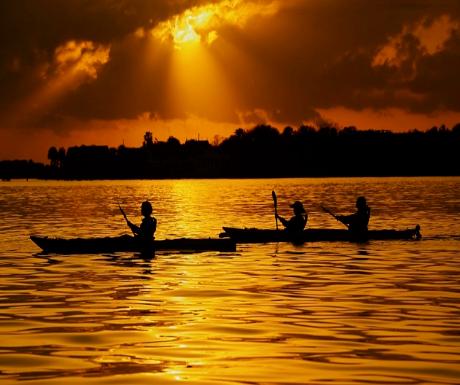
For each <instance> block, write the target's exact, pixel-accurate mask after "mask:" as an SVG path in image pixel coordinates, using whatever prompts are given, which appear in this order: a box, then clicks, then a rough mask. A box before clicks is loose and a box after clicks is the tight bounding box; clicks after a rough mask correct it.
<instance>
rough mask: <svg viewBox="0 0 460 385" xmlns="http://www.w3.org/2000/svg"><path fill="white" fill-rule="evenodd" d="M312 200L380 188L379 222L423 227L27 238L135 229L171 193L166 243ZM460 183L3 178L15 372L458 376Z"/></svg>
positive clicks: (314, 203) (340, 206) (0, 318)
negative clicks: (291, 239) (150, 253)
mask: <svg viewBox="0 0 460 385" xmlns="http://www.w3.org/2000/svg"><path fill="white" fill-rule="evenodd" d="M273 188H275V189H276V191H277V193H278V200H279V211H280V214H284V215H289V212H290V209H289V207H288V204H289V203H290V202H291V201H293V200H295V199H300V200H302V201H303V202H305V206H306V208H307V210H308V211H309V213H310V220H309V225H310V226H312V227H340V224H338V223H337V222H335V221H334V219H333V218H331V217H329V216H328V215H327V214H324V213H322V212H321V211H320V209H319V204H320V203H325V204H327V205H328V206H330V207H331V208H332V209H335V210H337V211H338V212H342V213H346V212H350V211H351V210H353V208H354V207H353V206H354V200H355V197H356V196H357V195H360V194H363V195H366V197H367V198H368V201H369V204H370V206H371V207H372V213H373V216H372V218H371V224H370V227H372V228H393V227H394V228H406V227H412V226H414V225H415V224H417V223H418V224H420V225H421V227H422V233H423V235H424V239H423V240H422V241H420V242H415V241H387V242H381V241H374V242H369V243H367V244H353V243H344V242H337V243H314V244H306V245H304V246H301V247H299V246H293V245H291V244H281V243H280V244H266V245H240V246H238V250H237V252H235V253H218V252H207V253H199V254H178V253H166V252H165V253H159V254H158V255H157V256H156V258H155V259H154V260H152V261H144V260H142V259H140V258H139V257H138V256H137V255H134V254H132V253H131V254H130V253H119V254H114V255H75V256H62V255H49V256H43V255H40V254H38V253H39V249H38V248H37V247H36V246H35V245H34V244H33V243H32V242H31V241H30V240H29V239H28V236H29V235H30V234H40V235H49V236H66V237H71V236H104V235H117V234H120V233H128V231H127V229H126V228H125V224H124V222H123V219H122V217H121V215H120V213H119V210H118V207H117V202H118V201H119V202H121V203H122V205H123V206H124V207H125V210H126V212H127V213H128V216H130V217H131V219H132V220H134V221H136V222H138V221H140V217H139V213H138V211H139V205H140V202H142V201H143V200H145V199H150V200H151V201H152V202H153V204H154V210H155V216H156V217H157V219H158V226H159V227H158V232H157V238H158V239H162V238H174V237H182V236H187V237H192V236H193V237H195V236H197V237H198V236H200V237H203V236H204V237H208V236H217V235H218V234H219V232H220V229H221V226H223V225H227V226H257V227H264V228H273V227H274V225H275V223H274V218H273V202H272V200H271V190H272V189H273ZM459 216H460V178H383V179H377V178H362V179H285V180H284V179H265V180H212V181H209V180H194V181H188V180H179V181H110V182H105V181H102V182H45V181H29V182H26V181H13V182H2V183H1V184H0V383H1V384H2V385H3V384H15V383H19V382H21V383H26V384H43V385H44V384H46V385H48V384H177V383H185V384H264V385H265V384H459V383H460V252H459V251H460V223H459Z"/></svg>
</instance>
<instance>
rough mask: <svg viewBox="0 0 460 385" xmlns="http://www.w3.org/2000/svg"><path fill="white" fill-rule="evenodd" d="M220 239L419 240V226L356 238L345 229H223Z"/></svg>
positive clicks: (261, 241) (260, 240)
mask: <svg viewBox="0 0 460 385" xmlns="http://www.w3.org/2000/svg"><path fill="white" fill-rule="evenodd" d="M223 229H224V232H223V233H221V234H220V237H221V238H224V239H225V238H226V239H232V240H234V241H235V242H237V243H269V242H296V243H302V242H324V241H350V242H361V241H368V240H391V239H401V240H404V239H408V240H409V239H420V238H421V237H422V235H421V233H420V226H419V225H417V226H415V227H414V228H412V229H406V230H369V231H368V232H367V234H366V236H365V237H359V238H357V237H356V236H355V235H354V234H353V233H351V232H350V231H349V230H346V229H306V230H304V231H303V232H302V233H300V234H296V236H295V237H293V236H292V234H290V233H288V232H287V231H285V230H268V229H256V228H235V227H223Z"/></svg>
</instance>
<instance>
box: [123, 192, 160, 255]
mask: <svg viewBox="0 0 460 385" xmlns="http://www.w3.org/2000/svg"><path fill="white" fill-rule="evenodd" d="M152 213H153V208H152V205H151V204H150V202H149V201H145V202H142V205H141V214H142V216H143V218H142V222H141V224H140V226H136V225H135V224H133V223H132V222H130V221H129V220H128V219H127V220H126V223H127V224H128V226H129V228H130V229H131V231H132V232H133V234H134V235H135V236H136V237H138V238H139V239H140V240H141V241H142V243H143V245H144V246H145V247H151V246H152V245H153V240H154V239H155V236H154V235H155V231H156V229H157V220H156V219H155V217H152Z"/></svg>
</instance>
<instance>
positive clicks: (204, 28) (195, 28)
mask: <svg viewBox="0 0 460 385" xmlns="http://www.w3.org/2000/svg"><path fill="white" fill-rule="evenodd" d="M277 11H278V3H277V2H276V1H273V2H271V3H268V4H258V3H252V2H247V1H246V2H244V1H242V0H223V1H220V2H218V3H213V4H207V5H203V6H198V7H193V8H190V9H187V10H186V11H184V12H183V13H181V14H179V15H175V16H173V17H172V18H170V19H168V20H166V21H164V22H162V23H160V24H158V25H157V26H156V27H155V28H154V29H153V30H152V31H151V33H152V35H153V36H155V37H156V38H158V39H160V40H161V41H168V40H169V41H172V42H173V43H174V46H175V48H176V49H181V48H183V47H184V46H185V45H187V44H191V43H199V42H202V43H205V44H208V45H210V44H212V43H213V42H214V41H215V40H216V39H217V38H218V36H219V35H218V31H217V30H218V28H219V27H222V26H224V25H234V26H238V27H242V26H244V25H245V24H246V23H247V22H248V20H249V19H250V18H251V17H255V16H269V15H273V14H275V13H276V12H277Z"/></svg>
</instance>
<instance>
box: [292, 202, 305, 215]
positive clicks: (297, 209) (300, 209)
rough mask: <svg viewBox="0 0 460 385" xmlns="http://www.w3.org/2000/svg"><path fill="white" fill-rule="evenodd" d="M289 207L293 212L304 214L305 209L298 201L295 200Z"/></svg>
mask: <svg viewBox="0 0 460 385" xmlns="http://www.w3.org/2000/svg"><path fill="white" fill-rule="evenodd" d="M291 207H292V208H293V209H294V214H296V215H298V214H305V209H304V208H303V204H302V202H300V201H295V202H294V203H293V204H292V205H291Z"/></svg>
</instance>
